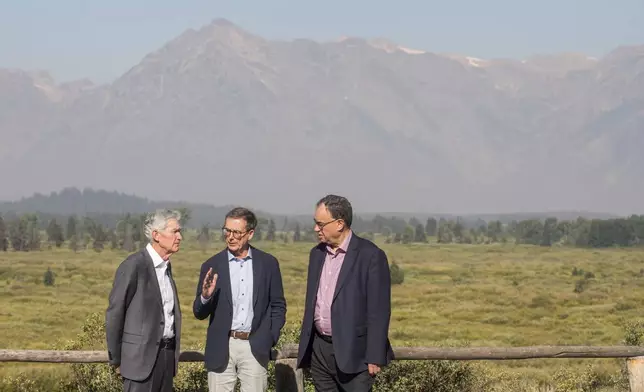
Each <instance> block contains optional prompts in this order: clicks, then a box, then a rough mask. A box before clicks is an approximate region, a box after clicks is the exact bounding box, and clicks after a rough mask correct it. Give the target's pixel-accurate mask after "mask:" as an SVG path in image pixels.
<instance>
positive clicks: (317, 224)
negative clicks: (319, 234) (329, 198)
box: [313, 218, 340, 230]
mask: <svg viewBox="0 0 644 392" xmlns="http://www.w3.org/2000/svg"><path fill="white" fill-rule="evenodd" d="M337 220H340V218H337V219H333V220H330V221H328V222H324V223H322V222H318V221H316V220H315V219H313V223H314V224H315V226H317V227H319V228H320V230H322V229H324V226H326V225H328V224H329V223H333V222H335V221H337Z"/></svg>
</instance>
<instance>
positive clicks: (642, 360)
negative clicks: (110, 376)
mask: <svg viewBox="0 0 644 392" xmlns="http://www.w3.org/2000/svg"><path fill="white" fill-rule="evenodd" d="M394 354H395V356H396V360H513V359H515V360H516V359H536V358H626V359H627V366H628V377H629V383H630V389H631V392H644V347H637V346H531V347H459V348H454V347H395V348H394ZM296 358H297V346H296V345H292V344H290V345H285V346H284V347H282V348H281V349H280V350H276V351H274V353H273V359H274V360H275V382H276V386H277V390H278V391H280V392H282V391H284V392H291V391H293V392H296V391H297V392H303V391H304V375H303V373H302V371H301V369H297V368H296ZM203 360H204V356H203V353H201V352H197V351H183V352H182V353H181V355H180V357H179V361H181V362H202V361H203ZM0 362H41V363H43V362H44V363H106V362H107V352H105V351H52V350H0Z"/></svg>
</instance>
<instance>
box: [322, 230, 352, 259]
mask: <svg viewBox="0 0 644 392" xmlns="http://www.w3.org/2000/svg"><path fill="white" fill-rule="evenodd" d="M351 237H353V231H351V230H349V235H347V238H345V239H344V241H342V243H341V244H340V246H338V249H337V250H336V253H337V252H344V253H347V248H348V247H349V242H351ZM326 250H327V252H329V253H331V254H333V250H332V249H331V247H330V246H329V245H327V246H326Z"/></svg>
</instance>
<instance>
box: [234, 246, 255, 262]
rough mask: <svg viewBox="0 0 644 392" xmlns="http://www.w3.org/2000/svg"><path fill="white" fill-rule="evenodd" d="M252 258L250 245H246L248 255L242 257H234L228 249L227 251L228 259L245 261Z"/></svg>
mask: <svg viewBox="0 0 644 392" xmlns="http://www.w3.org/2000/svg"><path fill="white" fill-rule="evenodd" d="M252 259H253V250H252V248H251V247H248V255H247V256H246V257H244V258H243V259H238V258H236V257H235V256H234V255H233V254H232V253H230V251H228V261H247V260H252Z"/></svg>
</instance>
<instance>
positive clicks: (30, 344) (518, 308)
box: [0, 242, 644, 380]
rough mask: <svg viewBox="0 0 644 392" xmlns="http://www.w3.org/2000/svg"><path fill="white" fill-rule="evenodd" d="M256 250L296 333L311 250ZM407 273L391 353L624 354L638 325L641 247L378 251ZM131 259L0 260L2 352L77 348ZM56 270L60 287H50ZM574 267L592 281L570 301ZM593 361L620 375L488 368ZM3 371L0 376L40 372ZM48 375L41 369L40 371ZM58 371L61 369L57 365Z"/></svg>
mask: <svg viewBox="0 0 644 392" xmlns="http://www.w3.org/2000/svg"><path fill="white" fill-rule="evenodd" d="M220 246H222V245H221V244H220V243H217V244H213V245H212V248H211V249H209V250H208V251H207V252H203V251H201V250H200V249H199V248H198V247H197V246H196V244H188V245H187V246H184V248H183V249H182V250H181V252H179V253H178V254H177V255H175V256H174V257H173V272H174V276H175V279H176V281H177V286H178V289H179V295H180V301H181V308H182V310H183V315H184V316H183V320H184V323H183V325H184V330H183V334H182V335H183V336H182V339H183V342H184V347H190V346H196V345H197V344H200V343H203V341H204V339H205V329H206V323H207V321H206V320H204V321H199V320H196V319H195V318H194V317H193V315H192V301H193V299H194V295H195V290H196V284H197V279H198V275H199V267H200V265H201V263H202V262H203V261H204V260H206V259H207V258H208V257H209V256H210V255H212V254H213V253H215V252H216V251H218V249H220V248H218V247H220ZM258 246H259V247H260V248H262V249H264V250H265V251H268V252H270V253H272V254H274V255H275V256H276V257H277V258H278V259H279V261H280V266H281V270H282V276H283V280H284V286H285V293H286V299H287V306H288V311H287V323H289V324H292V325H299V323H300V320H301V317H302V313H303V302H304V295H305V290H306V271H307V263H308V260H307V256H308V251H309V249H310V247H311V246H312V244H310V243H297V244H293V243H290V244H283V243H279V242H276V243H267V242H261V243H259V244H258ZM381 246H382V247H383V249H385V251H386V253H387V255H388V257H389V261H390V262H392V261H396V262H397V263H398V264H399V266H400V267H402V269H403V270H404V272H405V280H404V283H403V284H402V285H398V286H394V287H393V291H392V299H393V310H392V320H391V328H390V338H391V340H392V343H393V344H394V345H399V346H401V345H418V346H433V345H446V344H456V345H463V344H468V345H471V346H529V345H619V344H622V342H623V339H624V328H623V325H624V322H625V321H626V320H634V321H637V320H640V319H641V318H642V312H641V309H642V306H643V305H644V296H643V295H642V292H643V288H644V277H643V276H641V274H640V270H641V269H642V268H644V252H642V250H641V249H635V248H633V249H607V250H588V249H572V248H542V247H533V246H515V245H438V244H435V243H433V244H412V245H400V244H389V245H386V244H382V245H381ZM125 256H126V253H125V252H116V251H110V250H106V251H103V252H102V253H96V252H94V251H93V250H87V251H82V252H78V253H73V252H71V251H69V250H67V249H55V250H43V251H37V252H21V253H18V252H6V253H4V252H0V330H2V334H0V348H13V349H51V348H52V347H55V346H56V345H60V344H61V343H62V342H64V341H66V340H67V339H72V338H74V337H75V336H76V334H78V332H79V331H80V327H81V325H82V324H83V322H84V320H85V319H86V317H87V316H88V315H89V314H90V313H94V312H104V311H105V308H106V307H107V296H108V293H109V290H110V288H111V284H112V279H113V274H114V271H115V269H116V267H117V266H118V264H119V263H120V262H121V261H122V260H123V259H124V257H125ZM48 267H50V268H51V269H52V271H53V272H54V274H55V284H54V286H45V285H44V284H43V276H44V273H45V271H46V270H47V268H48ZM574 267H576V268H578V269H583V270H584V272H588V271H590V272H592V273H593V274H594V275H595V277H594V278H592V279H589V282H588V283H587V286H586V288H585V290H584V291H583V292H581V293H575V292H574V291H573V290H574V288H575V282H576V281H577V280H579V279H581V278H582V277H579V276H573V275H572V270H573V268H574ZM588 364H596V365H598V366H599V367H600V368H602V369H604V370H606V371H617V369H618V365H619V361H618V360H572V359H570V360H568V359H567V360H562V359H550V360H545V359H544V360H526V361H502V362H490V363H489V364H488V366H490V367H491V368H497V369H498V368H501V369H500V370H506V371H508V370H509V371H512V372H518V373H521V374H522V375H523V376H525V377H528V378H532V379H534V380H547V379H550V377H551V376H552V374H553V373H554V371H555V370H556V369H559V368H561V367H566V368H569V369H578V370H579V371H580V372H581V371H583V369H585V368H586V366H587V365H588ZM34 366H35V365H29V364H3V365H2V367H1V368H0V377H1V376H3V375H4V374H9V373H13V372H17V371H24V370H26V369H29V368H33V367H34ZM40 366H42V365H40ZM53 366H59V365H53Z"/></svg>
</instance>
